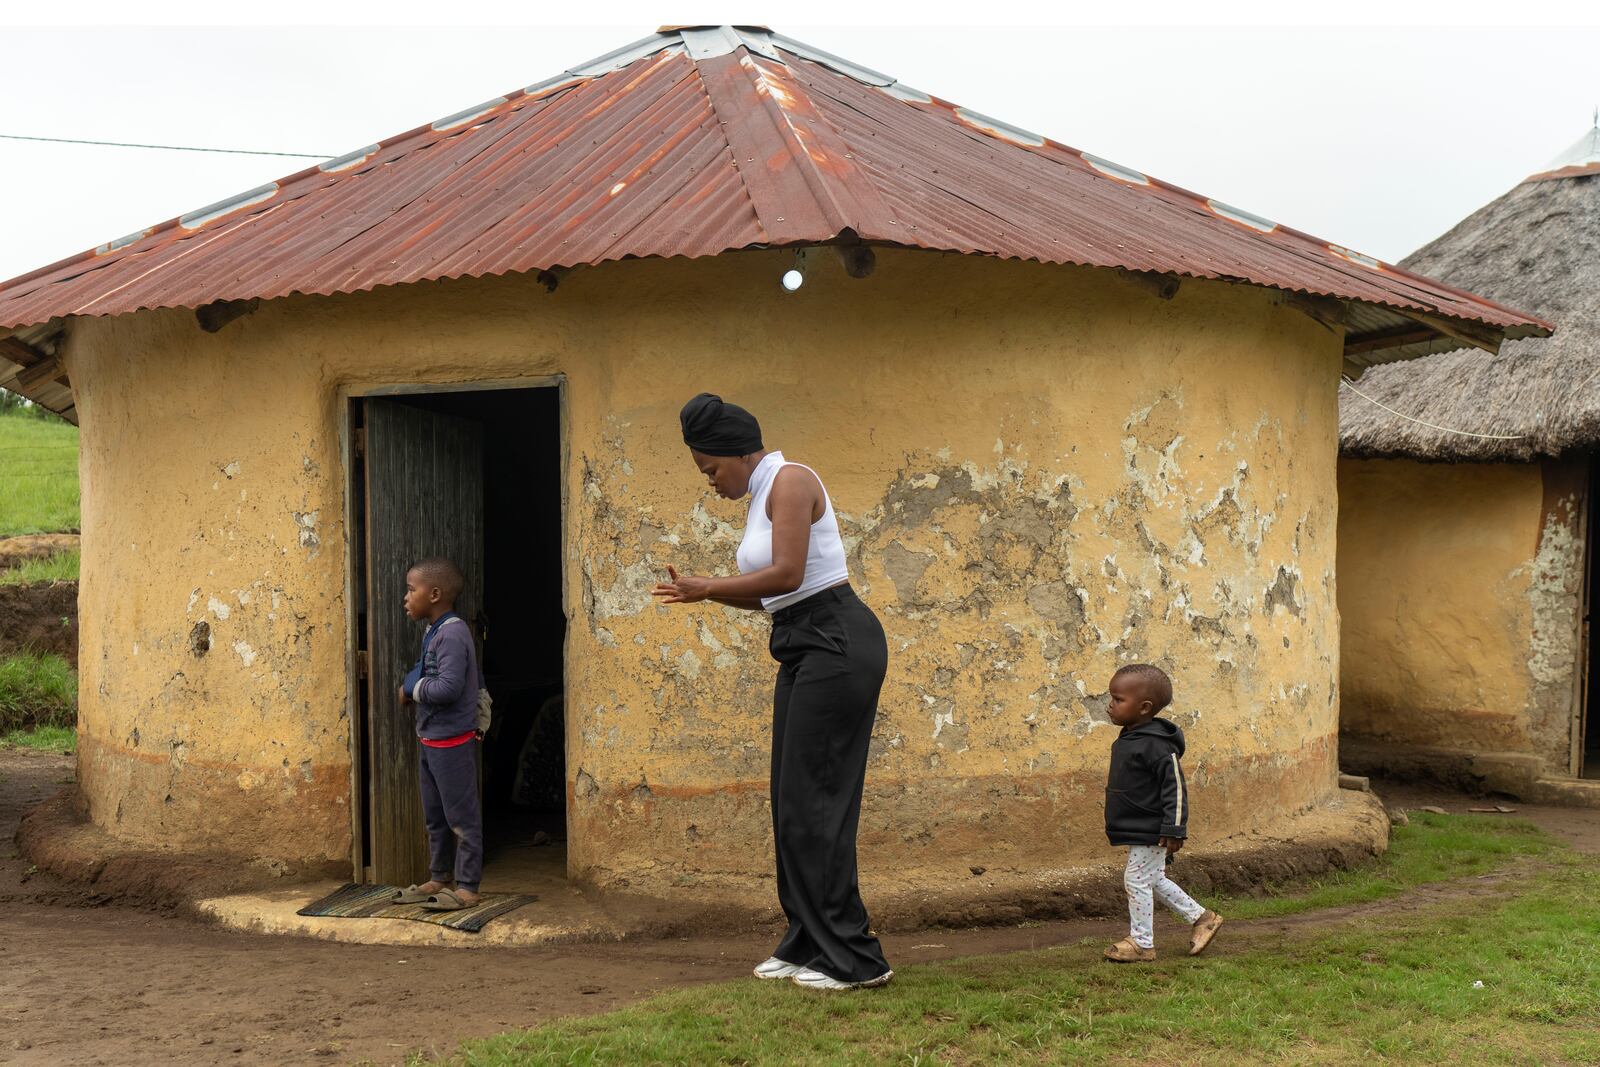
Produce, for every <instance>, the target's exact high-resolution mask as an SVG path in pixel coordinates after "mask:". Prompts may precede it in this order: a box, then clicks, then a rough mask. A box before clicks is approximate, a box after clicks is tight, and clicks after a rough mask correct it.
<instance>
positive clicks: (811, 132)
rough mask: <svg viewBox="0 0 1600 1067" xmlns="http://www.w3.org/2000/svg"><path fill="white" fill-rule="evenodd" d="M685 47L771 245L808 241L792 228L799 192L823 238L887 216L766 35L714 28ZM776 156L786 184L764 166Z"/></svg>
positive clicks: (809, 235)
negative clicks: (822, 223) (787, 170)
mask: <svg viewBox="0 0 1600 1067" xmlns="http://www.w3.org/2000/svg"><path fill="white" fill-rule="evenodd" d="M724 30H726V32H724ZM685 32H686V33H698V32H700V31H685ZM735 41H736V42H737V43H734V42H735ZM685 45H686V47H687V48H688V50H689V57H690V59H691V60H692V61H693V62H694V64H695V68H696V70H697V71H698V72H699V74H700V81H701V86H702V88H703V89H704V90H705V93H706V97H707V98H708V99H709V100H710V102H711V108H712V111H713V112H715V113H716V114H717V116H718V119H719V121H720V122H721V123H722V130H723V136H724V137H725V138H726V139H727V142H728V148H729V150H730V151H731V152H732V153H733V157H734V166H735V167H736V168H738V172H739V178H740V181H741V182H742V184H743V185H744V187H745V191H746V192H747V194H748V195H749V196H750V199H751V202H752V203H753V204H754V205H755V207H756V214H757V217H758V218H759V219H760V220H761V225H762V228H763V230H765V231H766V232H767V233H768V235H769V237H770V239H771V243H773V244H786V243H790V242H793V241H801V240H815V239H816V234H815V232H814V229H813V228H803V227H801V226H799V225H797V223H798V221H799V216H800V215H803V214H806V212H804V211H799V212H797V211H796V210H795V208H796V207H797V206H798V205H797V204H796V203H795V200H796V198H797V197H800V196H806V197H808V198H809V199H810V200H811V201H812V203H813V204H814V205H815V206H816V213H817V214H820V215H821V216H822V217H823V218H824V219H825V220H827V225H828V228H829V229H830V230H831V231H832V234H831V235H830V236H834V235H837V234H839V233H841V232H843V231H844V230H846V229H850V230H853V231H855V232H856V233H862V231H863V230H864V229H866V228H867V227H866V223H865V220H866V219H869V218H873V217H882V216H886V215H889V214H890V211H889V209H888V207H887V205H886V204H885V202H884V200H883V197H882V194H881V193H880V192H879V190H878V187H877V186H876V185H875V184H874V183H873V182H872V180H871V179H870V178H869V177H868V176H867V175H866V173H865V172H864V171H862V170H861V168H860V167H859V166H858V165H857V164H856V162H855V160H854V157H853V154H852V152H851V150H850V146H849V145H848V144H847V143H846V142H845V140H844V137H843V135H842V134H841V133H840V132H839V130H838V129H837V128H836V127H835V126H834V125H833V124H832V122H830V121H829V120H828V118H827V117H826V116H825V115H824V114H823V113H822V112H821V111H820V110H819V109H818V108H817V106H816V104H815V103H814V102H813V101H812V100H811V97H810V95H809V94H808V93H807V92H806V90H805V89H804V88H803V87H802V86H801V85H800V84H799V83H798V80H797V79H796V78H795V74H794V71H793V70H792V69H791V68H790V66H789V64H788V62H787V61H786V60H784V59H783V57H782V56H781V55H779V54H778V51H777V49H776V48H774V47H773V46H772V44H771V42H770V39H769V38H767V37H765V36H764V35H757V34H753V33H742V32H740V31H738V30H731V29H727V28H722V27H719V28H718V29H717V30H714V31H705V34H704V35H703V36H699V37H696V38H687V37H686V39H685ZM752 104H754V105H755V106H753V107H752V106H751V105H752ZM779 153H782V154H784V155H786V156H788V157H789V159H790V160H792V161H793V163H794V167H793V172H794V174H795V176H796V177H798V179H799V181H795V180H794V179H793V178H790V179H789V180H787V181H786V180H784V177H783V176H782V175H780V174H779V173H777V172H776V171H774V169H773V168H771V167H770V166H768V160H770V159H772V158H774V156H776V155H778V154H779ZM791 219H793V220H794V222H791ZM774 224H777V225H774ZM863 236H866V235H865V234H863ZM874 236H877V235H874Z"/></svg>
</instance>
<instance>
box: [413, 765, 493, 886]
mask: <svg viewBox="0 0 1600 1067" xmlns="http://www.w3.org/2000/svg"><path fill="white" fill-rule="evenodd" d="M417 747H418V748H419V749H421V750H422V757H421V759H419V760H418V761H417V775H418V777H419V778H420V779H421V784H422V821H423V822H424V823H425V824H426V825H427V827H428V876H429V877H430V878H432V879H433V880H434V881H436V882H448V881H450V879H451V878H452V877H454V878H455V883H456V885H458V886H460V887H461V888H462V889H465V890H467V891H469V892H472V893H476V892H477V891H478V882H479V880H480V879H482V877H483V813H482V812H481V811H480V810H479V809H478V742H477V739H473V740H471V741H468V742H466V743H465V744H460V745H454V746H452V747H450V748H430V747H429V746H427V745H418V746H417Z"/></svg>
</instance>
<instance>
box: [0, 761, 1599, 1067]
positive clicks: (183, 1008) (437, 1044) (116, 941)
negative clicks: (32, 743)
mask: <svg viewBox="0 0 1600 1067" xmlns="http://www.w3.org/2000/svg"><path fill="white" fill-rule="evenodd" d="M71 776H72V765H71V758H70V757H61V756H52V755H45V754H39V753H32V752H23V751H15V750H0V1064H8V1065H9V1064H41V1065H43V1064H49V1065H52V1067H55V1065H74V1064H108V1065H117V1067H123V1065H127V1067H135V1065H141V1064H167V1063H183V1064H213V1063H217V1064H258V1063H259V1064H300V1063H351V1062H358V1061H364V1060H365V1061H372V1062H374V1063H379V1064H390V1063H400V1062H402V1061H403V1060H404V1058H405V1056H406V1054H407V1053H408V1052H410V1051H413V1050H416V1049H423V1050H428V1049H434V1050H439V1051H445V1050H448V1049H450V1048H453V1047H454V1046H455V1044H456V1043H457V1042H459V1041H461V1040H463V1039H465V1038H471V1037H480V1036H484V1035H488V1034H492V1033H496V1032H499V1031H502V1030H506V1029H509V1028H512V1027H525V1026H531V1025H536V1024H538V1023H541V1022H545V1021H548V1020H550V1019H553V1018H556V1017H558V1016H563V1015H574V1014H586V1013H593V1012H600V1011H606V1010H609V1009H611V1008H615V1007H618V1006H620V1005H624V1004H627V1003H629V1002H632V1001H635V1000H638V999H640V998H642V997H645V996H648V995H649V994H651V993H654V992H656V991H658V990H662V989H666V988H670V987H673V986H682V985H691V984H696V983H701V982H713V981H720V980H724V979H731V978H738V977H741V976H743V975H747V974H748V973H749V968H750V967H751V966H752V965H753V964H754V963H756V962H758V961H759V960H761V959H763V958H765V957H766V955H767V954H768V951H769V950H770V948H771V944H770V943H769V940H768V937H767V935H748V936H742V937H730V938H721V939H719V938H704V937H702V938H697V939H694V940H672V941H665V942H662V941H656V942H643V943H637V942H636V943H627V944H604V945H578V946H570V947H563V948H547V949H484V950H480V951H474V952H470V953H469V952H463V951H461V950H457V949H448V948H441V949H414V948H413V949H397V948H390V947H382V946H366V945H349V944H335V943H329V942H321V941H312V940H304V939H296V938H284V937H263V936H257V935H251V934H242V933H234V932H230V931H225V930H221V929H217V928H213V927H209V926H206V925H204V924H201V923H198V922H194V921H191V920H187V919H183V918H177V917H173V916H168V915H161V914H158V913H155V912H150V911H143V910H139V909H135V908H130V907H125V906H120V905H117V904H115V903H113V902H108V901H106V900H104V899H102V898H99V897H96V896H94V895H93V894H92V893H90V892H87V891H86V890H84V889H81V888H79V887H76V886H73V885H68V884H63V883H60V882H57V881H54V880H53V879H51V878H49V877H47V876H44V875H41V874H37V873H34V874H31V875H30V874H29V870H28V867H29V865H28V864H27V862H26V861H25V860H22V859H20V858H19V857H17V856H16V855H15V850H14V848H13V847H12V846H11V844H10V842H11V838H12V834H13V832H14V831H15V828H16V824H17V821H18V819H19V817H20V815H21V813H22V811H23V810H24V809H25V808H27V807H28V806H30V805H32V804H34V803H36V802H38V801H39V800H42V799H44V798H45V797H47V796H49V795H50V794H52V793H54V792H55V791H57V790H58V789H60V788H61V786H62V785H63V784H65V783H67V782H69V781H70V780H71ZM1380 788H1381V786H1380ZM1384 795H1385V799H1386V800H1389V801H1390V803H1391V804H1395V803H1398V804H1400V805H1402V806H1420V805H1421V804H1425V803H1433V804H1439V805H1441V806H1443V807H1446V808H1447V809H1449V810H1451V811H1459V810H1462V809H1463V808H1464V807H1466V806H1467V804H1468V803H1469V801H1467V800H1466V799H1465V798H1462V797H1459V796H1452V795H1441V794H1439V793H1436V792H1425V791H1419V790H1405V789H1400V788H1393V789H1392V791H1390V792H1386V793H1385V794H1384ZM1508 806H1516V807H1518V808H1519V809H1520V810H1519V812H1518V814H1519V816H1522V817H1526V818H1529V819H1531V820H1532V821H1534V822H1536V823H1538V824H1539V825H1541V826H1545V827H1547V828H1548V829H1549V830H1551V831H1552V832H1554V833H1558V834H1561V835H1563V836H1564V837H1567V838H1568V839H1569V840H1571V841H1572V842H1573V844H1574V845H1576V846H1577V847H1579V848H1583V849H1587V850H1591V851H1600V812H1594V811H1572V810H1567V809H1541V808H1535V807H1530V806H1526V805H1508ZM1502 877H1503V875H1491V876H1488V877H1487V878H1482V879H1471V880H1468V881H1467V882H1465V883H1461V884H1457V883H1450V884H1449V885H1448V886H1443V887H1428V888H1424V889H1423V890H1419V891H1417V892H1416V893H1413V894H1411V895H1410V897H1409V899H1405V900H1403V901H1401V902H1385V903H1384V904H1381V905H1377V906H1368V909H1369V910H1370V909H1371V908H1372V907H1380V908H1381V907H1387V908H1389V909H1392V908H1394V907H1396V906H1399V907H1416V906H1422V905H1424V904H1426V903H1431V902H1434V901H1436V900H1439V899H1444V898H1446V897H1447V896H1450V895H1469V894H1473V895H1475V894H1479V893H1488V892H1493V891H1494V886H1495V883H1496V881H1497V880H1498V879H1500V878H1502ZM1358 910H1361V909H1335V910H1333V911H1327V912H1318V913H1315V914H1312V915H1302V916H1296V917H1292V918H1289V919H1282V920H1271V921H1263V922H1256V923H1238V924H1234V925H1232V926H1230V927H1228V929H1227V930H1226V931H1225V932H1224V934H1223V936H1222V938H1220V939H1219V941H1218V942H1217V947H1216V948H1215V949H1214V950H1213V951H1217V952H1223V953H1225V952H1227V951H1230V948H1231V949H1232V950H1234V951H1237V950H1238V948H1239V947H1240V946H1242V945H1246V944H1249V943H1250V942H1251V941H1254V940H1257V939H1259V938H1262V937H1278V936H1282V935H1283V934H1284V933H1286V932H1288V931H1289V930H1291V929H1305V928H1307V927H1314V926H1317V925H1319V924H1320V925H1328V924H1336V923H1339V922H1342V921H1345V920H1346V919H1347V918H1348V917H1349V915H1350V914H1352V913H1353V912H1355V911H1358ZM1167 921H1169V922H1170V921H1171V920H1170V919H1169V920H1167ZM1122 932H1123V930H1122V926H1121V924H1120V923H1117V922H1114V921H1074V922H1048V923H1040V924H1029V925H1027V926H1021V927H1018V926H1013V927H1001V928H989V929H980V930H956V931H950V930H939V931H924V932H921V933H913V934H902V935H891V936H888V937H885V938H884V945H885V949H886V951H887V953H888V955H889V958H890V961H891V962H892V963H895V964H896V965H900V966H903V965H906V964H912V963H920V962H925V961H928V960H936V959H944V958H950V957H956V956H965V955H976V954H984V953H1000V952H1011V951H1018V950H1024V949H1031V948H1044V947H1048V946H1053V945H1067V944H1073V943H1076V942H1078V941H1079V940H1080V939H1082V938H1085V937H1095V938H1106V939H1107V940H1108V941H1109V940H1112V939H1113V938H1114V936H1120V934H1121V933H1122ZM1160 936H1163V935H1160V934H1158V937H1160ZM1164 936H1165V938H1166V940H1167V942H1168V943H1169V944H1170V943H1171V942H1172V941H1173V940H1175V939H1177V938H1179V937H1181V936H1182V934H1181V931H1179V930H1178V929H1177V928H1176V927H1175V926H1173V927H1171V928H1170V929H1169V930H1168V932H1167V933H1166V934H1165V935H1164ZM752 980H753V979H752ZM796 992H797V993H798V992H799V991H798V990H797V991H796Z"/></svg>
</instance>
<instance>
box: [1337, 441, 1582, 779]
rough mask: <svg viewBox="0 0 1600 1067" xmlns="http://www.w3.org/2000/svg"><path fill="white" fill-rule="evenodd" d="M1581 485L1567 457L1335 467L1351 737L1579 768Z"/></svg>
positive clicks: (1558, 770) (1559, 770) (1556, 769)
mask: <svg viewBox="0 0 1600 1067" xmlns="http://www.w3.org/2000/svg"><path fill="white" fill-rule="evenodd" d="M1580 488H1581V481H1580V480H1579V479H1577V478H1575V477H1573V475H1572V471H1571V470H1569V469H1568V468H1567V466H1566V465H1563V464H1560V463H1556V462H1550V463H1546V464H1543V465H1541V464H1539V463H1460V464H1447V463H1417V462H1413V461H1411V460H1353V459H1345V460H1341V461H1340V462H1339V509H1340V510H1339V613H1340V616H1341V618H1342V620H1343V623H1342V625H1343V656H1342V658H1341V662H1342V668H1341V676H1342V691H1343V722H1342V725H1341V729H1342V732H1343V734H1344V736H1345V737H1346V738H1347V739H1349V740H1351V741H1353V742H1370V743H1376V744H1381V745H1382V746H1384V747H1385V748H1386V749H1391V750H1395V751H1399V750H1400V748H1401V747H1403V746H1421V747H1422V748H1423V749H1429V750H1445V751H1448V752H1457V753H1470V754H1485V753H1513V754H1521V755H1530V756H1537V757H1539V758H1541V759H1542V760H1543V761H1544V767H1545V770H1546V772H1548V773H1555V774H1566V773H1568V770H1569V766H1568V764H1569V759H1570V745H1571V723H1572V708H1573V699H1574V693H1575V690H1574V686H1575V683H1576V677H1577V673H1576V672H1577V655H1578V612H1579V610H1580V598H1581V580H1582V576H1583V542H1582V532H1581V525H1580V523H1579V511H1580V504H1581V496H1580Z"/></svg>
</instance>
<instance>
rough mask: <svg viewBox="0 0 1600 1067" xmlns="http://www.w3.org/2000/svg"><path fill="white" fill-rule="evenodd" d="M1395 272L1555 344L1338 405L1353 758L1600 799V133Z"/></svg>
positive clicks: (1389, 376)
mask: <svg viewBox="0 0 1600 1067" xmlns="http://www.w3.org/2000/svg"><path fill="white" fill-rule="evenodd" d="M1404 265H1405V266H1406V267H1407V268H1409V269H1412V270H1417V271H1425V272H1427V273H1428V274H1430V275H1435V276H1437V277H1440V278H1444V279H1447V280H1448V281H1450V282H1451V283H1452V284H1455V285H1461V286H1467V287H1470V288H1471V289H1473V290H1474V291H1476V292H1481V293H1486V294H1488V295H1490V296H1492V297H1494V298H1495V299H1497V300H1503V301H1506V302H1508V303H1511V304H1513V305H1515V306H1517V307H1526V308H1531V309H1533V311H1534V312H1535V313H1537V314H1538V315H1540V316H1541V317H1543V318H1545V319H1547V320H1549V321H1550V322H1551V323H1554V324H1555V325H1556V327H1557V329H1556V333H1555V334H1554V335H1553V336H1550V337H1545V338H1527V339H1523V340H1516V341H1511V342H1508V343H1507V344H1505V345H1504V346H1501V347H1500V348H1499V351H1498V353H1496V352H1493V351H1487V350H1485V349H1486V348H1493V347H1495V346H1493V345H1487V346H1483V347H1480V348H1473V349H1465V350H1462V351H1457V352H1451V353H1446V354H1441V355H1434V356H1429V357H1428V358H1426V359H1420V360H1415V361H1412V362H1409V363H1405V364H1403V365H1402V364H1391V365H1388V366H1382V367H1377V368H1374V369H1373V370H1371V371H1370V372H1368V373H1366V374H1364V375H1363V376H1362V377H1361V378H1360V379H1359V381H1356V382H1354V383H1352V384H1349V385H1346V386H1345V387H1344V391H1343V395H1342V398H1341V402H1340V445H1341V456H1342V458H1341V459H1340V462H1339V501H1340V516H1339V608H1340V612H1341V614H1342V616H1343V628H1344V661H1343V662H1344V666H1343V670H1342V676H1343V680H1344V681H1343V689H1344V710H1343V717H1342V726H1341V730H1342V737H1343V741H1342V745H1343V749H1344V753H1345V762H1346V764H1347V766H1350V767H1352V768H1356V767H1359V768H1364V769H1367V770H1371V771H1385V772H1389V773H1396V774H1403V775H1428V776H1431V777H1435V778H1441V779H1444V780H1445V781H1449V782H1452V783H1456V784H1462V785H1469V786H1487V787H1489V788H1493V789H1497V790H1500V791H1503V792H1508V793H1511V794H1513V795H1518V796H1523V797H1525V798H1528V799H1533V798H1536V797H1545V798H1565V799H1575V800H1582V799H1583V798H1585V797H1587V798H1588V800H1589V801H1591V802H1595V803H1600V785H1596V786H1584V785H1582V784H1581V783H1580V782H1577V781H1575V779H1579V778H1590V779H1593V778H1600V712H1597V708H1600V684H1597V683H1600V678H1594V677H1592V670H1593V665H1594V660H1593V656H1594V655H1595V651H1596V650H1595V649H1594V645H1595V642H1594V641H1592V640H1591V638H1590V635H1589V624H1588V622H1587V620H1588V618H1589V615H1590V614H1591V611H1592V605H1593V604H1595V603H1596V588H1595V585H1594V583H1595V582H1596V581H1600V568H1597V567H1596V563H1595V559H1594V538H1595V530H1596V515H1595V512H1594V508H1595V504H1596V501H1597V500H1600V497H1597V495H1596V493H1595V486H1596V482H1595V479H1596V477H1597V476H1600V466H1597V465H1596V463H1595V461H1594V457H1595V449H1596V446H1597V445H1600V128H1596V129H1592V130H1590V131H1589V132H1587V133H1585V134H1584V135H1583V137H1582V138H1580V139H1579V141H1578V142H1577V143H1576V144H1575V145H1573V146H1572V147H1571V148H1570V149H1568V150H1567V151H1566V152H1564V153H1562V155H1561V156H1559V157H1558V158H1557V159H1556V160H1555V161H1554V162H1552V163H1551V164H1550V165H1549V166H1547V167H1546V168H1544V169H1543V170H1541V171H1540V172H1538V173H1536V174H1533V175H1532V176H1530V177H1529V178H1527V179H1526V180H1525V181H1523V182H1522V183H1520V184H1519V185H1517V187H1516V188H1514V189H1512V190H1511V191H1510V192H1508V193H1506V194H1505V195H1504V196H1502V197H1500V198H1499V199H1498V200H1495V201H1494V202H1492V203H1490V204H1488V205H1486V206H1484V207H1482V208H1480V209H1479V210H1478V211H1475V212H1473V213H1472V214H1471V215H1469V216H1468V217H1467V218H1466V219H1464V220H1462V222H1461V223H1460V224H1458V225H1457V226H1456V227H1455V228H1454V229H1452V230H1451V231H1450V232H1449V233H1446V234H1445V235H1444V236H1443V237H1440V238H1439V239H1438V240H1436V241H1434V242H1432V243H1431V244H1428V245H1426V246H1424V247H1423V248H1421V249H1419V250H1417V252H1415V253H1414V254H1413V255H1411V256H1410V257H1408V258H1407V259H1406V260H1405V261H1404Z"/></svg>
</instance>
